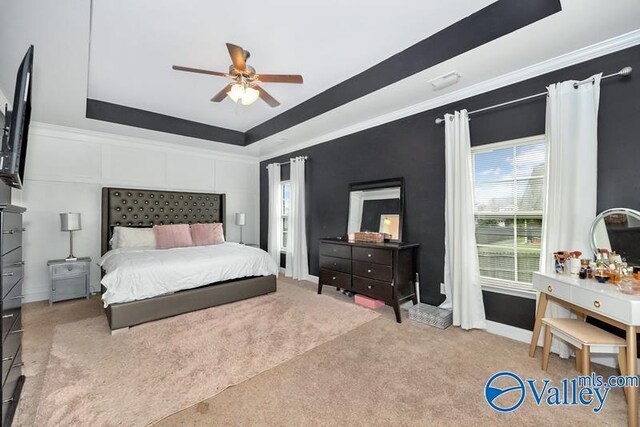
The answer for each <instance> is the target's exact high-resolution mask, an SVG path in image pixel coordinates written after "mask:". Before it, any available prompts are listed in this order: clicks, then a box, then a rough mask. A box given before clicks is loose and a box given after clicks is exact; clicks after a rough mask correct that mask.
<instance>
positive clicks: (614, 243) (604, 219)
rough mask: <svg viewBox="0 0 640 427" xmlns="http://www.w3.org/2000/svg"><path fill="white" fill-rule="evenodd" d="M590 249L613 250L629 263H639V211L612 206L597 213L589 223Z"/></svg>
mask: <svg viewBox="0 0 640 427" xmlns="http://www.w3.org/2000/svg"><path fill="white" fill-rule="evenodd" d="M591 249H592V250H593V252H594V253H597V252H598V250H599V249H607V250H608V251H610V252H611V251H615V252H616V253H618V254H619V255H620V256H621V257H622V259H623V260H626V262H627V263H628V264H629V265H640V212H638V211H636V210H633V209H626V208H614V209H608V210H606V211H604V212H602V213H601V214H600V215H598V216H597V217H596V219H595V220H594V221H593V224H592V225H591Z"/></svg>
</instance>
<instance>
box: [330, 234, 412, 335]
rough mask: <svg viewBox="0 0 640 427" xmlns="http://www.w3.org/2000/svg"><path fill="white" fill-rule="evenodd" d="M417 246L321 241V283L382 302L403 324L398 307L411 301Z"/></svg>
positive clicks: (409, 244)
mask: <svg viewBox="0 0 640 427" xmlns="http://www.w3.org/2000/svg"><path fill="white" fill-rule="evenodd" d="M419 246H420V245H419V244H418V243H400V242H388V243H363V242H349V241H348V240H347V239H342V238H330V239H321V240H320V280H319V281H318V294H321V293H322V287H323V286H324V285H329V286H335V287H337V288H341V289H346V290H349V291H352V292H354V293H357V294H362V295H365V296H367V297H370V298H374V299H377V300H381V301H384V302H385V304H386V305H389V306H391V307H393V309H394V311H395V314H396V321H397V322H398V323H401V322H402V317H401V315H400V304H402V303H403V302H405V301H408V300H410V299H411V300H413V303H414V304H417V303H418V300H417V297H416V293H415V282H414V278H415V275H416V258H417V252H418V247H419Z"/></svg>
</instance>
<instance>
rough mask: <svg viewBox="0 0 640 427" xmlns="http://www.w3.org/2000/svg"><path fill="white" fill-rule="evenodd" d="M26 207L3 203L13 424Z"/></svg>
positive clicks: (6, 375)
mask: <svg viewBox="0 0 640 427" xmlns="http://www.w3.org/2000/svg"><path fill="white" fill-rule="evenodd" d="M24 211H25V209H24V208H21V207H18V206H12V205H4V206H0V223H1V226H2V240H1V241H0V252H1V253H2V261H0V269H2V276H0V288H1V289H2V300H1V302H0V305H1V308H0V311H2V425H3V426H8V425H11V422H12V421H13V416H14V414H15V411H16V407H17V406H18V400H19V399H20V393H21V392H22V385H23V384H24V375H22V365H23V363H22V318H21V316H20V314H21V310H22V298H23V295H22V279H23V274H24V262H23V261H22V233H23V231H24V228H23V226H22V214H23V212H24Z"/></svg>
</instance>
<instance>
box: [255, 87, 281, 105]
mask: <svg viewBox="0 0 640 427" xmlns="http://www.w3.org/2000/svg"><path fill="white" fill-rule="evenodd" d="M254 89H257V90H258V92H260V98H262V100H263V101H264V102H266V103H267V104H269V106H270V107H272V108H273V107H277V106H278V105H280V103H279V102H278V101H277V100H276V99H275V98H274V97H273V96H271V95H269V92H267V91H266V90H264V89H262V88H261V87H260V86H254Z"/></svg>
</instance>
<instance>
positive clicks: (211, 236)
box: [191, 222, 224, 246]
mask: <svg viewBox="0 0 640 427" xmlns="http://www.w3.org/2000/svg"><path fill="white" fill-rule="evenodd" d="M191 238H192V239H193V244H194V246H207V245H219V244H220V243H224V231H223V229H222V224H220V223H219V222H218V223H215V224H191Z"/></svg>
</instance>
